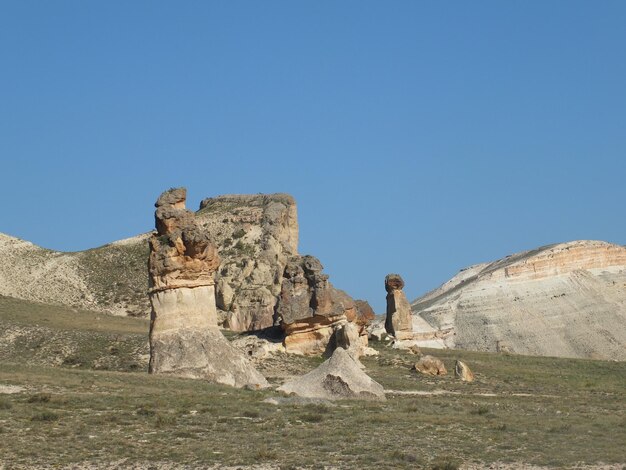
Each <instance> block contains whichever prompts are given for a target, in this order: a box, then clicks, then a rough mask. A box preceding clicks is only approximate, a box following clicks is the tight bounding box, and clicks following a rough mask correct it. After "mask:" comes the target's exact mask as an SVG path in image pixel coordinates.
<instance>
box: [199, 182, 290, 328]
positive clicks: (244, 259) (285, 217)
mask: <svg viewBox="0 0 626 470" xmlns="http://www.w3.org/2000/svg"><path fill="white" fill-rule="evenodd" d="M196 220H197V221H198V224H199V225H200V227H202V229H203V230H204V231H206V232H207V233H208V234H209V236H210V237H211V239H212V240H213V241H214V242H215V244H216V245H217V247H218V250H219V254H220V257H221V263H220V265H219V268H218V270H217V275H216V279H217V284H216V300H217V307H218V309H219V310H220V312H221V317H222V318H224V323H223V326H224V327H225V328H228V329H231V330H233V331H241V332H243V331H256V330H262V329H264V328H268V327H271V326H273V325H274V311H275V307H276V302H277V300H278V296H279V294H280V290H281V283H282V274H283V271H284V269H285V266H286V264H287V261H288V259H289V258H290V257H291V256H294V255H297V253H298V218H297V209H296V203H295V201H294V199H293V197H291V196H289V195H288V194H259V195H237V194H236V195H226V196H219V197H214V198H207V199H204V200H203V201H202V202H201V204H200V210H199V211H198V212H197V213H196Z"/></svg>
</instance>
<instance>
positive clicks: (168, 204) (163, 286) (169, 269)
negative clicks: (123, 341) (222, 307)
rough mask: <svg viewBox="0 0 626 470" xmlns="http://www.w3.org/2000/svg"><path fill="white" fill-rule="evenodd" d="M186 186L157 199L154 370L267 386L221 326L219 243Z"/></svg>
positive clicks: (152, 257)
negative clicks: (190, 204)
mask: <svg viewBox="0 0 626 470" xmlns="http://www.w3.org/2000/svg"><path fill="white" fill-rule="evenodd" d="M186 196H187V191H186V190H185V189H184V188H178V189H170V190H169V191H166V192H164V193H163V194H162V195H161V196H160V197H159V199H158V200H157V202H156V204H155V206H156V208H157V209H156V212H155V222H156V229H157V232H156V233H155V234H153V235H152V238H151V239H150V259H149V275H150V276H149V277H150V291H149V293H150V302H151V304H152V314H151V321H150V366H149V369H150V372H151V373H168V374H175V375H179V376H184V377H191V378H201V379H206V380H209V381H212V382H217V383H222V384H227V385H232V386H234V387H243V386H250V387H254V388H261V387H266V386H268V383H267V381H266V380H265V378H264V377H263V376H262V375H261V374H260V373H259V372H257V371H256V370H255V369H254V368H253V367H252V365H251V364H250V363H249V362H248V360H247V359H246V358H245V357H244V356H243V355H242V354H241V353H240V352H238V351H237V350H236V349H234V348H233V347H232V346H231V345H230V343H229V342H228V341H227V340H226V338H224V336H223V335H222V333H221V332H220V331H219V329H218V326H217V308H216V303H215V281H214V278H215V271H216V269H217V267H218V266H219V257H218V254H217V249H216V248H215V246H214V245H213V244H212V243H211V240H210V238H209V235H208V234H207V232H206V231H203V230H201V229H199V227H198V226H197V224H196V221H195V214H194V213H193V212H191V211H188V210H187V209H185V200H186Z"/></svg>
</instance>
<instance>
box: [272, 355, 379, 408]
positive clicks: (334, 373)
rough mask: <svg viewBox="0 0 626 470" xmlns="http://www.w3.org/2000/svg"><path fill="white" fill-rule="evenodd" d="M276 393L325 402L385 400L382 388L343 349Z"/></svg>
mask: <svg viewBox="0 0 626 470" xmlns="http://www.w3.org/2000/svg"><path fill="white" fill-rule="evenodd" d="M278 391H281V392H283V393H286V394H294V395H297V396H301V397H307V398H321V399H325V400H341V399H352V400H354V399H361V400H385V391H384V389H383V387H382V386H381V385H380V384H379V383H378V382H376V381H374V380H373V379H372V378H371V377H369V376H368V375H367V374H366V373H365V372H364V371H363V370H362V369H361V364H360V363H359V362H358V361H357V360H355V359H354V358H353V357H352V356H351V355H350V353H348V351H346V350H345V349H343V348H337V349H335V351H334V352H333V355H332V356H331V357H330V359H328V360H326V361H325V362H324V363H322V364H321V365H320V366H319V367H317V368H316V369H313V370H312V371H311V372H309V373H308V374H306V375H303V376H302V377H297V378H295V379H293V380H290V381H288V382H286V383H285V384H283V385H282V386H280V387H279V388H278Z"/></svg>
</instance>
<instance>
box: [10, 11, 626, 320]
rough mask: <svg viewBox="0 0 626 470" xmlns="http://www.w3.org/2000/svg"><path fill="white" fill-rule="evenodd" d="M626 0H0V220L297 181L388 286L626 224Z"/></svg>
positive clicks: (368, 286)
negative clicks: (175, 189) (393, 275)
mask: <svg viewBox="0 0 626 470" xmlns="http://www.w3.org/2000/svg"><path fill="white" fill-rule="evenodd" d="M625 25H626V2H624V1H622V0H619V1H602V2H596V1H587V2H579V1H571V0H567V1H553V0H547V1H546V0H541V1H507V2H503V1H499V0H498V1H493V2H491V1H489V2H488V1H476V2H465V1H458V2H445V3H444V2H430V1H429V2H427V1H417V0H411V1H377V2H372V1H364V0H355V1H340V2H338V1H296V2H294V1H263V2H260V1H248V2H242V1H232V0H229V1H223V2H217V1H204V0H203V1H184V2H172V1H167V2H165V1H154V0H150V1H144V2H141V1H131V2H128V1H112V0H106V1H89V2H87V1H82V0H75V1H63V0H59V1H54V2H49V1H43V0H41V1H28V0H15V1H11V0H3V1H2V2H0V158H1V168H2V169H1V172H0V197H1V200H2V218H1V219H0V232H4V233H8V234H10V235H13V236H18V237H20V238H24V239H27V240H30V241H32V242H34V243H37V244H39V245H42V246H44V247H47V248H53V249H58V250H64V251H75V250H82V249H86V248H91V247H95V246H99V245H102V244H105V243H108V242H110V241H113V240H116V239H120V238H125V237H129V236H133V235H136V234H138V233H140V232H145V231H148V230H150V229H151V228H152V226H153V203H154V201H155V199H156V198H157V196H158V195H159V193H160V192H161V191H162V190H164V189H167V188H169V187H171V186H186V187H187V188H188V190H189V201H188V206H189V207H190V208H192V209H197V206H198V204H199V201H200V200H201V199H202V198H204V197H208V196H215V195H219V194H227V193H258V192H264V193H265V192H268V193H269V192H287V193H291V194H292V195H293V196H294V197H295V198H296V200H297V201H298V209H299V220H300V251H301V252H302V253H308V254H314V255H316V256H317V257H319V258H320V260H321V261H322V263H323V264H324V266H325V268H326V271H327V272H328V273H329V274H330V276H331V281H332V282H333V283H334V284H335V285H336V286H337V287H339V288H342V289H345V290H347V291H348V292H349V293H350V294H351V295H352V296H353V297H356V298H365V299H367V300H369V301H370V303H371V304H372V305H373V306H374V307H375V309H376V310H377V311H378V312H381V311H382V310H383V309H384V298H385V291H384V288H383V279H384V276H385V275H386V274H387V273H389V272H398V273H400V274H402V275H403V277H404V278H405V281H406V284H407V286H406V288H405V290H406V292H407V295H408V297H409V298H410V299H413V298H415V297H417V296H418V295H421V294H422V293H424V292H426V291H427V290H430V289H432V288H434V287H436V286H438V285H439V284H440V283H442V282H444V281H446V280H447V279H448V278H450V277H451V276H452V275H454V274H455V273H456V272H457V271H458V270H459V269H460V268H463V267H465V266H467V265H470V264H474V263H478V262H484V261H491V260H494V259H497V258H500V257H502V256H506V255H507V254H510V253H513V252H517V251H521V250H524V249H531V248H534V247H537V246H540V245H544V244H548V243H554V242H561V241H569V240H575V239H600V240H606V241H610V242H614V243H620V244H626V217H625V214H624V212H625V211H624V207H625V202H626V26H625Z"/></svg>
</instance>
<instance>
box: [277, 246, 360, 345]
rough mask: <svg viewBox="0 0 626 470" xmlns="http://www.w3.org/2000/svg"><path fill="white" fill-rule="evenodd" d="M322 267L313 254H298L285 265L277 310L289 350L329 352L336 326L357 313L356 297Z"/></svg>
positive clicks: (354, 316)
mask: <svg viewBox="0 0 626 470" xmlns="http://www.w3.org/2000/svg"><path fill="white" fill-rule="evenodd" d="M322 269H323V267H322V264H321V263H320V262H319V260H318V259H317V258H315V257H313V256H294V257H292V258H290V260H289V262H288V263H287V265H286V267H285V271H284V274H283V281H282V288H281V292H280V296H279V299H278V304H277V308H276V313H277V317H278V320H279V321H280V324H281V326H282V327H283V329H284V331H285V335H286V336H285V348H286V349H287V351H288V352H297V353H301V354H321V353H323V352H328V350H329V348H330V349H332V348H334V338H333V336H334V333H335V330H336V329H337V328H338V327H340V326H342V325H343V324H345V323H346V322H347V321H348V317H351V318H356V316H357V313H356V307H355V305H354V301H353V300H352V298H351V297H350V296H349V295H347V294H346V293H345V292H343V291H341V290H339V289H335V288H334V287H333V285H332V284H331V283H330V282H329V281H328V275H326V274H323V273H322Z"/></svg>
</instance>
